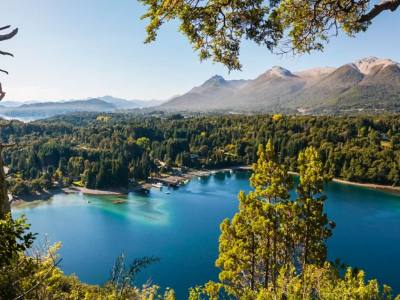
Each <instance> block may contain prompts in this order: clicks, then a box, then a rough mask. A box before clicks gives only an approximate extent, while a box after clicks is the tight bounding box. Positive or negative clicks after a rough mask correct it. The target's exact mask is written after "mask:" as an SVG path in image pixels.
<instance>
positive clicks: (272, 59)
mask: <svg viewBox="0 0 400 300" xmlns="http://www.w3.org/2000/svg"><path fill="white" fill-rule="evenodd" d="M143 12H144V7H142V6H141V5H140V4H139V3H138V2H137V1H135V0H118V1H111V0H36V1H34V0H2V4H1V11H0V20H1V24H0V25H1V26H3V25H7V24H11V25H14V26H17V27H19V29H20V32H19V34H18V35H17V36H16V37H15V38H14V39H13V40H10V41H8V42H4V43H2V45H1V49H2V50H7V51H12V52H14V54H15V58H14V59H11V58H8V57H0V65H1V67H0V68H4V69H7V70H8V71H9V72H10V75H8V76H5V75H2V74H0V76H1V77H0V81H1V82H2V84H3V89H5V90H6V92H7V99H8V100H57V99H73V98H87V97H95V96H102V95H113V96H116V97H123V98H127V99H144V100H146V99H167V98H169V97H171V96H174V95H177V94H181V93H184V92H185V91H187V90H188V89H190V88H191V87H193V86H195V85H199V84H201V83H202V82H203V81H205V80H207V79H208V78H209V77H211V76H213V75H215V74H220V75H222V76H224V77H225V78H227V79H239V78H244V79H250V78H254V77H256V76H258V75H259V74H261V73H263V72H265V71H266V70H267V69H269V68H271V67H272V66H274V65H280V66H282V67H285V68H287V69H289V70H292V71H298V70H303V69H307V68H312V67H317V66H339V65H342V64H344V63H347V62H351V61H354V60H356V59H359V58H362V57H366V56H378V57H385V58H391V59H393V60H397V61H400V51H399V49H400V39H399V38H398V36H399V32H398V31H399V29H400V11H396V12H394V13H390V12H387V13H384V14H382V15H381V16H379V17H378V18H376V20H375V22H374V23H373V24H372V26H371V27H370V29H369V30H368V31H367V32H366V33H361V34H359V35H357V37H356V38H349V37H346V36H345V35H344V34H341V35H340V37H338V38H333V39H332V40H331V41H330V43H329V44H328V45H327V47H326V50H325V52H322V53H319V52H314V53H312V54H310V55H302V56H295V57H293V56H284V57H281V56H275V55H272V54H270V53H269V52H268V51H267V50H266V49H265V48H261V47H258V46H255V45H253V44H249V43H245V44H243V47H242V51H241V60H242V63H243V70H242V71H235V72H231V73H230V74H228V71H227V70H226V68H225V67H223V66H221V65H218V64H213V63H211V62H203V63H200V62H199V60H198V58H197V54H196V53H194V52H193V51H192V49H191V46H190V45H189V44H188V42H187V41H186V39H185V37H183V36H182V35H180V33H179V32H177V24H176V23H175V24H168V25H167V26H165V27H164V28H163V29H162V30H161V31H160V33H159V37H158V40H157V41H156V42H155V43H153V44H150V45H144V44H143V40H144V38H145V30H144V27H145V25H146V23H145V22H144V21H141V20H140V15H141V14H142V13H143Z"/></svg>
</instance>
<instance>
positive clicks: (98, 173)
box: [0, 113, 400, 195]
mask: <svg viewBox="0 0 400 300" xmlns="http://www.w3.org/2000/svg"><path fill="white" fill-rule="evenodd" d="M399 129H400V117H399V116H398V115H384V116H343V117H329V116H282V115H258V116H246V115H225V116H189V117H188V116H186V117H184V116H182V115H162V114H158V115H147V116H135V115H128V114H88V113H86V114H72V115H65V116H58V117H54V118H52V119H47V120H42V121H36V122H31V123H22V122H18V121H13V122H12V123H11V124H10V125H9V126H4V127H1V128H0V136H1V139H2V141H4V142H7V143H11V144H15V145H16V146H15V147H11V148H7V149H5V150H4V153H3V156H4V161H5V164H6V166H8V167H9V171H8V174H9V175H8V179H9V183H10V190H11V192H12V193H13V194H15V195H18V194H24V193H29V192H31V191H35V190H41V189H48V188H51V187H52V186H53V185H54V184H55V183H58V184H59V185H69V184H71V183H72V182H75V183H76V184H80V185H83V186H86V187H89V188H113V187H126V186H128V185H129V184H130V183H134V182H137V181H140V180H146V179H147V178H148V177H149V176H151V175H152V174H154V173H168V172H171V171H173V170H176V169H178V170H179V169H182V168H184V167H188V168H196V169H203V168H220V167H230V166H237V165H249V164H251V163H253V162H255V160H256V157H257V148H258V145H260V144H265V143H266V141H267V140H268V139H271V140H272V143H273V145H274V147H275V149H276V152H277V153H278V157H277V159H278V161H279V162H280V163H283V162H285V163H286V164H287V165H288V166H289V168H290V170H292V171H297V160H296V157H297V156H298V154H299V152H300V151H302V150H304V149H305V148H306V147H308V146H313V147H315V148H316V149H317V150H318V151H319V153H320V155H321V159H322V161H323V164H324V168H325V169H326V170H327V171H328V172H329V175H331V176H332V177H336V178H342V179H346V180H350V181H356V182H366V183H378V184H386V185H400V132H399Z"/></svg>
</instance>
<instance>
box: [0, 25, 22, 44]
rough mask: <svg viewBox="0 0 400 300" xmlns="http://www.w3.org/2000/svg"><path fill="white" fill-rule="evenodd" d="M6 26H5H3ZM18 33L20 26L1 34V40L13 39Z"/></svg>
mask: <svg viewBox="0 0 400 300" xmlns="http://www.w3.org/2000/svg"><path fill="white" fill-rule="evenodd" d="M3 28H4V27H3ZM17 33H18V28H15V29H14V30H13V31H11V32H10V33H7V34H0V41H5V40H9V39H12V38H13V37H14V36H15V35H16V34H17Z"/></svg>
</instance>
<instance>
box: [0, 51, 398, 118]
mask: <svg viewBox="0 0 400 300" xmlns="http://www.w3.org/2000/svg"><path fill="white" fill-rule="evenodd" d="M137 108H146V111H154V110H157V111H169V112H182V111H185V112H214V111H220V112H250V113H254V112H255V113H257V112H280V113H308V114H313V113H317V114H319V113H322V114H324V113H325V114H332V113H348V112H359V111H362V112H364V111H366V112H370V111H381V110H387V111H400V64H399V63H397V62H395V61H392V60H390V59H382V58H376V57H368V58H364V59H361V60H358V61H356V62H353V63H348V64H345V65H343V66H340V67H338V68H331V67H322V68H314V69H308V70H304V71H300V72H291V71H290V70H287V69H284V68H282V67H279V66H275V67H272V68H271V69H269V70H267V71H266V72H265V73H263V74H261V75H260V76H258V77H257V78H255V79H251V80H225V79H224V78H223V77H221V76H219V75H216V76H213V77H211V78H210V79H208V80H207V81H206V82H204V83H203V84H202V85H200V86H198V87H194V88H192V89H191V90H190V91H188V92H187V93H185V94H183V95H180V96H176V97H173V98H172V99H170V100H168V101H165V102H163V101H158V100H151V101H141V100H126V99H121V98H115V97H112V96H103V97H96V98H90V99H84V100H65V101H59V102H34V101H33V102H28V103H23V104H21V102H13V101H3V102H0V116H2V117H5V118H17V119H22V120H35V119H42V118H47V117H52V116H54V115H59V114H66V113H73V112H115V111H122V110H130V109H137Z"/></svg>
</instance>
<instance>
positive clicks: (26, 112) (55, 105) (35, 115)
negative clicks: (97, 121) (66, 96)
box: [0, 99, 116, 120]
mask: <svg viewBox="0 0 400 300" xmlns="http://www.w3.org/2000/svg"><path fill="white" fill-rule="evenodd" d="M115 109H116V107H115V105H113V104H110V103H107V102H105V101H103V100H100V99H89V100H77V101H68V102H41V103H32V104H23V105H21V106H18V107H2V108H0V114H1V115H3V116H5V117H7V118H16V119H25V120H34V119H42V118H48V117H52V116H55V115H60V114H67V113H72V112H79V111H86V112H107V111H114V110H115Z"/></svg>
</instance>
